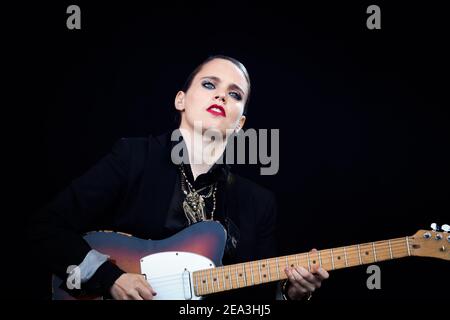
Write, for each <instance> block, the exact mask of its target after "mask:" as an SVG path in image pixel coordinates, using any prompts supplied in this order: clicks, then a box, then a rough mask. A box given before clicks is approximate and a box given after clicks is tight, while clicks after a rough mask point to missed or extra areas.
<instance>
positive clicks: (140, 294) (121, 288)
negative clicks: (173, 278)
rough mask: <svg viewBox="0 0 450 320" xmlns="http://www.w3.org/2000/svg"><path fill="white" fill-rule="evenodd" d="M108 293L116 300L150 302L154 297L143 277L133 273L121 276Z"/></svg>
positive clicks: (154, 294) (154, 293)
mask: <svg viewBox="0 0 450 320" xmlns="http://www.w3.org/2000/svg"><path fill="white" fill-rule="evenodd" d="M110 293H111V296H112V297H113V298H114V299H116V300H152V299H153V297H154V296H156V292H155V290H153V288H152V287H151V286H150V284H149V283H148V282H147V280H146V279H145V277H144V276H143V275H142V274H135V273H124V274H122V275H121V276H120V277H119V278H118V279H117V280H116V282H114V284H113V286H112V287H111V290H110Z"/></svg>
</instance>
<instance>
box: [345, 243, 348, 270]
mask: <svg viewBox="0 0 450 320" xmlns="http://www.w3.org/2000/svg"><path fill="white" fill-rule="evenodd" d="M344 259H345V266H346V267H348V260H347V250H346V249H345V247H344Z"/></svg>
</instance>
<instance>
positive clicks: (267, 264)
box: [266, 259, 272, 282]
mask: <svg viewBox="0 0 450 320" xmlns="http://www.w3.org/2000/svg"><path fill="white" fill-rule="evenodd" d="M266 266H267V275H268V278H269V282H270V281H272V280H271V279H272V277H271V275H270V265H269V259H266Z"/></svg>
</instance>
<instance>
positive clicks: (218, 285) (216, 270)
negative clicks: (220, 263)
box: [213, 268, 223, 292]
mask: <svg viewBox="0 0 450 320" xmlns="http://www.w3.org/2000/svg"><path fill="white" fill-rule="evenodd" d="M213 272H214V273H213V274H214V279H215V282H216V284H217V291H219V292H220V291H223V290H222V288H221V287H220V286H221V283H220V278H219V276H220V273H219V272H220V270H219V268H214V271H213Z"/></svg>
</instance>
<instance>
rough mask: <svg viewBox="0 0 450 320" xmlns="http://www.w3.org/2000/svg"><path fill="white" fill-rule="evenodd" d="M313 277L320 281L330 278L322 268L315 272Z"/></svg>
mask: <svg viewBox="0 0 450 320" xmlns="http://www.w3.org/2000/svg"><path fill="white" fill-rule="evenodd" d="M315 276H316V277H317V278H319V279H320V280H321V281H322V280H325V279H328V278H329V277H330V274H329V273H328V271H327V270H325V269H324V268H319V269H318V270H317V272H316V273H315Z"/></svg>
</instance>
